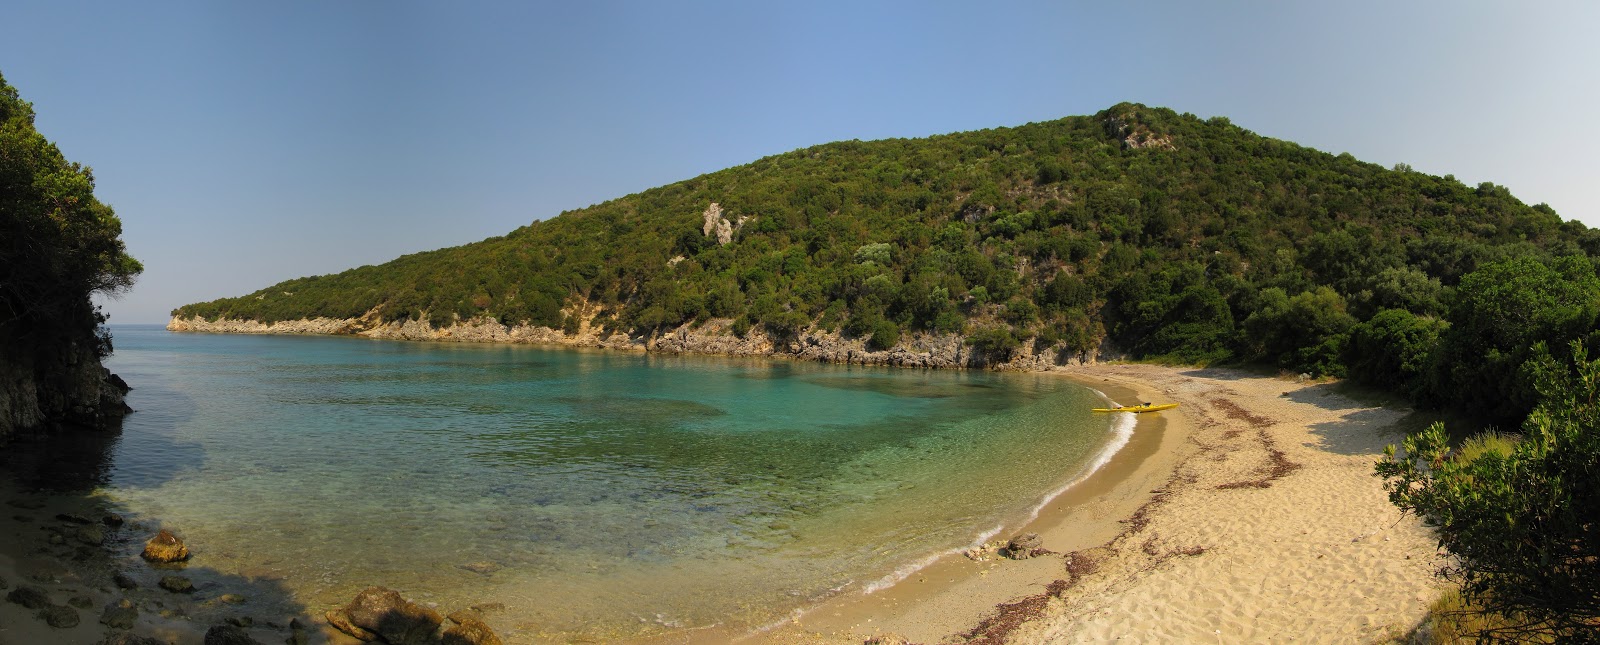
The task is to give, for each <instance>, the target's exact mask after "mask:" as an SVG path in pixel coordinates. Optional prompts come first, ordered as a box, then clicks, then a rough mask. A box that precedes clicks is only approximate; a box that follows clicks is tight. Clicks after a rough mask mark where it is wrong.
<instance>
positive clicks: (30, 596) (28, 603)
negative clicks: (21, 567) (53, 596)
mask: <svg viewBox="0 0 1600 645" xmlns="http://www.w3.org/2000/svg"><path fill="white" fill-rule="evenodd" d="M6 601H7V602H13V603H16V604H19V605H22V606H23V607H27V608H28V609H43V608H45V607H49V606H50V595H49V594H46V593H45V592H44V590H43V589H40V588H38V587H35V586H33V585H22V586H20V587H17V588H16V589H13V590H11V593H8V594H6Z"/></svg>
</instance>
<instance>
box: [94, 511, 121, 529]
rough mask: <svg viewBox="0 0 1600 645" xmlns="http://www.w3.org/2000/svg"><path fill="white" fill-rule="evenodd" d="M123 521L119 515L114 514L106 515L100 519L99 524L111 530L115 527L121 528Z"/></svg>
mask: <svg viewBox="0 0 1600 645" xmlns="http://www.w3.org/2000/svg"><path fill="white" fill-rule="evenodd" d="M124 521H125V520H123V519H122V516H121V515H117V514H116V513H107V514H106V516H105V517H102V518H100V523H101V524H104V525H106V526H109V527H111V528H116V527H119V526H122V523H123V522H124Z"/></svg>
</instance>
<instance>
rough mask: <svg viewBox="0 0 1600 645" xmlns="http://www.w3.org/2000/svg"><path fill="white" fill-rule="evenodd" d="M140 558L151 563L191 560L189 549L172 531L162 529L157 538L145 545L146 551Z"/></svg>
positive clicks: (151, 539)
mask: <svg viewBox="0 0 1600 645" xmlns="http://www.w3.org/2000/svg"><path fill="white" fill-rule="evenodd" d="M139 557H142V558H144V559H145V560H148V561H150V562H182V561H184V560H188V559H189V547H188V546H186V545H184V543H183V540H181V539H179V538H178V536H176V535H173V534H172V531H168V530H166V529H161V532H159V533H156V536H155V537H153V538H150V539H149V540H147V541H146V542H145V543H144V551H143V552H141V553H140V554H139Z"/></svg>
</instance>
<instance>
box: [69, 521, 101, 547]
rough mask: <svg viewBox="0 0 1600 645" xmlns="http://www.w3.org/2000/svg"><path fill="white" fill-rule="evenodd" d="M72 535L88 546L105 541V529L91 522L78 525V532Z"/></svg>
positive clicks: (97, 544) (98, 544)
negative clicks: (85, 524)
mask: <svg viewBox="0 0 1600 645" xmlns="http://www.w3.org/2000/svg"><path fill="white" fill-rule="evenodd" d="M73 537H76V538H78V541H79V542H82V543H84V544H87V545H89V546H100V545H102V544H105V543H106V532H105V529H102V528H100V527H98V526H95V525H93V524H89V525H87V526H80V527H78V532H77V534H75V535H74V536H73Z"/></svg>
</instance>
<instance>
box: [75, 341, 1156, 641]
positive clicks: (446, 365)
mask: <svg viewBox="0 0 1600 645" xmlns="http://www.w3.org/2000/svg"><path fill="white" fill-rule="evenodd" d="M112 332H113V336H114V342H115V346H116V351H115V354H114V355H113V356H112V357H111V358H110V359H109V361H108V366H109V367H110V368H111V369H112V370H113V371H114V372H116V373H117V374H119V375H121V376H122V378H123V379H125V380H126V381H127V382H128V383H129V384H130V385H131V386H132V387H133V391H132V392H131V393H130V394H129V397H128V403H129V405H131V406H132V407H133V408H134V409H135V410H136V412H134V413H133V414H131V415H130V416H128V417H127V418H126V420H125V422H124V423H123V427H122V430H121V434H120V435H119V436H117V437H116V438H115V439H114V440H113V441H111V442H110V444H109V445H108V446H107V447H106V448H105V450H104V453H105V463H104V464H103V467H102V468H101V469H100V471H99V472H98V473H97V475H96V477H97V479H96V480H95V486H94V495H96V496H98V497H100V498H103V499H104V500H105V501H106V503H108V504H111V505H113V506H114V507H115V508H117V509H120V511H121V512H122V513H123V514H124V515H125V516H127V517H128V518H129V520H130V521H131V522H134V523H136V524H138V525H139V526H144V527H148V528H149V529H151V530H153V529H154V528H156V527H164V528H168V529H171V530H173V531H175V532H176V533H177V534H179V535H180V536H182V537H183V538H184V539H185V540H186V541H187V543H188V544H189V546H190V548H191V550H192V551H193V552H194V553H195V558H194V559H193V560H192V561H191V563H190V564H189V565H188V570H187V573H186V575H189V576H190V577H191V578H194V579H195V580H196V584H197V586H199V587H200V588H201V589H202V592H204V593H205V594H209V595H210V596H213V597H215V596H219V595H220V594H222V593H226V592H229V591H230V590H233V591H238V592H240V593H241V594H242V595H246V596H249V597H253V598H255V599H256V600H253V602H256V603H257V609H258V610H260V611H265V612H267V613H270V611H268V610H267V607H273V608H274V610H282V611H285V612H309V613H310V614H313V615H316V614H320V613H321V612H322V611H324V610H326V609H329V608H332V607H334V606H337V605H339V604H342V603H344V602H347V601H348V600H349V599H350V598H351V597H353V596H354V595H355V593H356V592H358V591H359V590H361V589H362V588H364V587H367V586H369V585H383V586H387V587H390V588H394V589H397V590H400V591H401V592H402V593H404V594H405V595H406V596H407V597H408V598H411V599H413V600H417V601H420V602H424V603H429V604H433V605H436V606H438V607H439V608H441V609H442V610H444V611H446V612H448V611H449V610H451V609H456V608H461V607H467V606H473V605H477V606H480V607H488V608H492V609H493V610H494V611H496V612H498V613H496V614H494V615H495V616H499V618H497V619H496V623H497V624H498V625H500V626H502V627H501V628H502V630H503V631H505V633H503V634H502V637H504V638H506V640H507V641H508V642H543V641H571V640H596V641H606V640H616V639H629V638H642V637H649V636H653V635H659V634H663V633H672V632H675V631H686V630H696V629H700V628H705V627H711V626H716V627H718V628H719V629H724V630H734V631H739V630H754V629H759V628H761V627H762V626H764V625H769V624H772V623H773V622H775V621H782V620H785V619H787V618H789V617H792V616H794V615H796V613H797V612H804V611H806V610H807V609H808V608H811V607H815V606H817V605H818V604H819V603H823V602H825V601H828V600H829V599H831V598H835V597H837V596H840V595H842V594H853V593H854V594H860V593H871V592H874V591H878V590H881V589H883V588H885V587H888V586H892V585H894V584H895V583H896V582H898V581H899V580H901V579H903V578H905V577H906V576H908V575H910V574H912V573H914V572H915V571H916V570H917V568H918V567H921V566H925V565H927V564H928V563H929V562H931V561H932V560H933V559H935V558H937V557H940V556H941V555H945V556H947V555H949V554H953V553H957V552H959V551H960V550H963V549H966V548H969V547H972V546H975V545H977V544H980V543H982V542H984V541H986V540H990V539H994V538H995V537H997V536H999V537H1006V536H1007V535H1008V534H1007V533H1006V531H1009V530H1014V529H1015V528H1017V527H1020V526H1021V525H1023V524H1024V523H1026V522H1027V521H1028V520H1029V519H1030V518H1031V517H1032V516H1034V515H1036V514H1037V512H1038V509H1039V508H1040V507H1041V505H1042V504H1043V503H1044V502H1045V501H1046V500H1047V499H1049V498H1050V497H1051V496H1053V495H1055V494H1058V493H1060V492H1061V490H1062V489H1063V488H1064V487H1066V486H1068V485H1070V483H1071V482H1073V481H1075V480H1077V479H1080V478H1081V477H1083V476H1084V475H1085V474H1086V473H1087V472H1090V471H1092V470H1093V469H1094V468H1097V467H1098V466H1099V465H1100V464H1103V463H1104V462H1105V461H1106V460H1107V459H1108V458H1109V456H1110V455H1111V454H1112V453H1113V452H1114V451H1115V450H1116V449H1117V448H1118V447H1119V446H1121V445H1123V444H1125V443H1126V441H1127V439H1128V436H1129V435H1130V434H1131V432H1132V421H1131V419H1130V418H1129V417H1131V416H1132V415H1094V414H1091V413H1090V412H1089V409H1090V408H1092V407H1098V406H1101V405H1103V404H1104V403H1105V402H1106V400H1107V399H1106V398H1105V397H1104V395H1102V394H1100V393H1098V392H1096V391H1094V390H1092V389H1089V388H1087V387H1084V386H1082V385H1078V384H1075V383H1073V382H1071V381H1069V380H1067V379H1064V378H1060V377H1059V376H1054V375H1047V374H1016V373H992V372H984V371H955V370H909V369H894V368H883V367H862V366H840V365H829V364H821V363H811V362H799V361H791V360H782V359H744V358H727V357H714V356H669V355H657V354H645V353H630V352H619V351H607V350H583V349H569V348H541V347H532V346H517V345H485V344H467V343H421V342H404V341H383V340H372V339H366V338H357V337H321V336H248V335H212V334H191V333H185V334H180V333H171V332H168V331H166V330H164V329H163V328H161V327H160V326H155V325H119V326H114V327H113V328H112ZM137 546H138V543H137V541H130V542H129V543H128V544H127V545H126V547H125V549H126V550H127V553H126V554H125V555H126V557H128V558H130V559H131V558H133V557H134V556H133V554H134V553H136V552H137ZM274 603H276V605H274Z"/></svg>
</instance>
